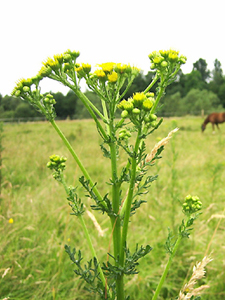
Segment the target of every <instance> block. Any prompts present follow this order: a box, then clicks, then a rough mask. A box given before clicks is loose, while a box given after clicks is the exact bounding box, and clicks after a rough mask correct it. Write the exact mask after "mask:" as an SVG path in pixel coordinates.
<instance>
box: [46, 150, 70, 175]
mask: <svg viewBox="0 0 225 300" xmlns="http://www.w3.org/2000/svg"><path fill="white" fill-rule="evenodd" d="M49 159H50V161H49V162H48V163H47V167H48V168H49V169H51V170H55V171H64V170H65V168H66V164H65V162H66V161H67V158H66V157H63V156H61V157H60V156H59V155H55V154H53V155H51V156H50V157H49Z"/></svg>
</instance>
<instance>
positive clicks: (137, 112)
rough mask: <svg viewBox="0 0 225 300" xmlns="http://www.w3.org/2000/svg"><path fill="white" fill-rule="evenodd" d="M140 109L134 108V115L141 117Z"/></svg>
mask: <svg viewBox="0 0 225 300" xmlns="http://www.w3.org/2000/svg"><path fill="white" fill-rule="evenodd" d="M140 112H141V111H140V109H138V108H134V109H133V110H132V113H133V114H134V115H139V114H140Z"/></svg>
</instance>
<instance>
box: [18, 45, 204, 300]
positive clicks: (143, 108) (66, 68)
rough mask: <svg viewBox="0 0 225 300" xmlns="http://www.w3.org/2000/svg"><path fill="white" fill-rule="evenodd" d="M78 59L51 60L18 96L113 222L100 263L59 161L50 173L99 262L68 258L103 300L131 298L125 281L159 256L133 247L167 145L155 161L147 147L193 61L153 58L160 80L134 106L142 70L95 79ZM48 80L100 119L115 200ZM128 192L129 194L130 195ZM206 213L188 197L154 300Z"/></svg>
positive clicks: (99, 72)
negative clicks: (75, 144) (82, 150)
mask: <svg viewBox="0 0 225 300" xmlns="http://www.w3.org/2000/svg"><path fill="white" fill-rule="evenodd" d="M78 57H79V52H75V51H70V50H67V51H66V52H65V53H63V54H60V55H54V57H53V58H48V59H47V60H46V61H45V62H44V63H43V67H42V68H41V70H40V71H39V72H38V74H37V75H36V76H34V77H32V78H29V79H21V80H19V81H18V83H17V85H16V87H15V88H14V90H13V92H12V95H14V96H16V97H20V98H21V99H23V100H25V101H28V102H29V103H30V104H31V105H33V106H34V107H35V108H36V109H37V110H38V111H39V112H41V113H42V114H43V115H44V116H45V117H46V118H47V120H48V121H49V122H50V123H51V125H52V126H53V127H54V129H55V130H56V132H57V133H58V135H59V136H60V137H61V139H62V141H63V143H64V144H65V146H66V147H67V148H68V150H69V152H70V153H71V154H72V157H73V158H74V160H75V161H76V163H77V165H78V166H79V168H80V171H81V173H82V176H81V177H80V178H79V182H80V184H81V185H82V186H83V188H84V190H85V191H86V193H87V195H88V197H90V198H91V199H92V201H93V202H92V205H91V208H92V209H93V210H97V211H100V212H102V213H103V214H105V215H107V216H108V217H109V219H110V221H111V234H112V237H113V251H112V252H110V253H108V256H107V257H108V259H107V261H105V262H100V261H99V259H98V254H97V253H96V249H95V248H94V247H93V244H92V241H91V236H90V235H89V232H88V228H87V227H86V224H85V218H84V217H83V216H84V214H85V209H86V207H85V200H83V199H80V198H79V195H78V194H77V189H76V187H72V186H70V185H68V183H67V182H66V180H65V177H64V171H65V167H66V164H65V163H66V160H67V159H66V158H65V157H60V156H58V155H52V156H51V157H50V161H49V162H48V164H47V166H48V167H49V168H50V169H51V170H53V177H54V178H55V179H56V180H57V181H59V182H60V183H62V185H63V187H64V189H65V191H66V194H67V199H68V203H69V205H70V206H71V209H72V215H75V216H76V217H77V218H78V219H79V221H80V223H81V225H82V228H83V231H84V234H85V237H86V239H87V243H88V246H89V248H90V251H91V255H92V259H91V260H90V261H88V262H87V263H86V264H83V256H82V253H81V251H80V250H79V249H77V247H76V248H73V249H71V247H70V246H67V245H66V246H65V251H66V252H67V253H68V255H69V257H70V259H71V261H72V262H73V263H74V267H75V270H74V272H75V273H76V274H77V275H78V276H80V277H81V278H82V279H83V280H85V281H86V283H87V288H88V289H89V290H90V292H96V293H98V294H99V295H100V299H118V300H123V299H129V295H128V291H125V288H124V277H125V276H126V275H133V274H136V273H138V271H137V266H138V260H139V259H140V258H142V257H144V256H145V255H147V254H148V253H149V252H150V251H151V250H152V248H151V246H150V245H146V246H140V247H139V246H138V244H137V245H136V250H135V252H134V253H131V251H130V250H129V245H128V229H129V223H130V222H131V217H132V215H133V214H134V213H136V211H137V210H138V208H139V207H140V206H141V204H142V203H144V202H146V200H144V199H143V195H144V194H146V193H147V192H148V191H149V186H150V184H151V183H152V182H153V181H154V180H155V179H156V177H157V176H151V175H148V171H149V169H150V168H151V167H152V166H153V165H154V162H155V161H156V160H157V159H159V158H160V154H161V152H162V150H163V148H164V145H165V143H164V142H165V139H164V142H162V143H158V144H157V146H156V147H155V148H154V149H153V151H152V153H151V154H147V153H146V146H145V140H146V138H148V137H149V135H150V134H151V133H152V132H153V131H155V130H157V128H158V127H159V126H160V124H161V123H162V119H161V120H158V119H157V115H156V113H157V109H158V105H159V101H160V99H161V97H162V96H163V95H164V93H165V89H166V87H167V86H168V85H169V84H171V83H172V82H173V81H174V80H175V78H176V75H177V73H178V71H179V70H180V66H181V65H182V64H184V63H185V62H186V57H185V56H183V55H180V56H179V53H178V52H177V51H174V50H168V51H159V52H156V51H155V52H153V53H151V54H150V55H149V59H150V61H151V69H152V70H154V71H155V76H154V79H153V80H152V82H151V83H150V84H149V86H148V87H147V88H146V89H145V90H144V91H143V92H137V93H135V94H134V95H133V97H132V98H129V99H126V100H125V99H124V96H125V94H126V92H127V91H128V89H129V87H130V86H131V84H132V82H133V80H134V79H135V77H136V76H137V75H138V74H139V71H140V70H139V69H137V68H136V67H131V66H130V65H126V64H120V63H111V62H110V63H103V64H100V65H98V67H97V68H96V70H95V71H93V72H92V71H91V65H89V64H84V63H83V64H78V63H77V58H78ZM45 77H47V78H50V79H52V80H55V81H58V82H60V83H62V84H63V85H65V86H67V87H69V88H70V89H71V90H72V91H73V92H74V93H75V94H76V95H77V96H78V97H79V98H80V100H81V101H82V102H83V104H84V106H85V107H86V109H87V110H88V112H89V113H90V116H91V117H92V118H93V120H94V122H95V124H96V128H97V131H98V133H99V135H100V137H101V139H102V144H101V150H102V152H103V155H104V156H105V157H106V158H108V159H110V160H111V177H110V179H108V182H107V185H108V187H109V191H108V193H107V194H105V195H102V194H101V193H100V192H99V190H98V185H97V183H96V182H95V181H94V180H93V179H92V178H91V176H90V175H89V173H88V170H87V169H86V168H85V166H84V164H83V163H82V162H81V160H80V159H79V157H78V156H77V154H76V152H75V150H74V149H73V148H72V146H71V145H70V143H69V142H68V140H67V139H66V137H65V136H64V134H63V132H62V131H61V130H60V128H59V127H58V125H57V124H56V122H55V117H56V113H55V109H54V104H55V103H56V101H55V99H54V98H53V96H52V95H51V94H50V93H48V94H44V95H43V94H41V89H40V86H39V83H40V81H41V80H42V79H43V78H45ZM81 79H85V81H86V84H87V86H88V87H89V89H90V90H92V91H93V92H94V93H96V94H97V95H98V96H99V98H100V99H101V105H102V112H100V111H99V110H98V109H97V108H96V107H95V105H94V104H93V103H92V102H91V101H90V100H89V99H88V98H87V97H86V95H85V94H84V93H83V92H82V91H81V89H80V86H79V82H80V80H81ZM154 85H157V89H156V94H153V93H152V92H151V89H152V87H153V86H154ZM122 87H123V89H122ZM122 90H123V92H121V91H122ZM117 110H121V118H120V119H119V120H118V119H116V118H115V113H116V111H117ZM131 137H132V139H131ZM169 137H170V136H168V138H169ZM133 140H134V143H132V141H133ZM122 151H123V152H125V153H126V156H127V161H126V165H125V166H124V167H123V168H122V169H120V168H118V158H119V156H120V153H121V152H122ZM124 186H125V187H128V188H127V189H126V188H125V189H124ZM124 190H125V192H124ZM200 209H201V202H200V201H199V199H198V198H197V197H192V196H187V197H186V199H185V202H184V204H183V212H184V214H185V216H186V217H185V219H184V220H183V221H182V223H181V225H180V227H179V232H178V233H177V235H176V236H177V238H175V240H174V238H173V237H172V233H171V232H170V233H169V235H168V238H167V241H166V244H165V246H166V250H167V252H168V253H169V259H168V263H167V265H166V268H165V271H164V272H163V274H162V277H161V280H160V282H159V284H158V287H157V289H156V291H155V293H154V295H153V297H152V299H154V300H155V299H157V296H158V295H159V293H160V290H161V287H162V285H163V282H164V280H165V278H166V275H167V273H168V270H169V267H170V264H171V262H172V259H173V257H174V255H175V253H176V250H177V248H178V246H179V244H180V241H181V240H182V239H183V238H185V237H188V236H189V234H190V230H191V227H192V224H193V222H194V220H195V218H196V217H197V215H198V211H199V210H200ZM109 239H110V235H109Z"/></svg>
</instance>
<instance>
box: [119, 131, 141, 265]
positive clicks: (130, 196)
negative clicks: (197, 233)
mask: <svg viewBox="0 0 225 300" xmlns="http://www.w3.org/2000/svg"><path fill="white" fill-rule="evenodd" d="M140 136H141V128H139V130H138V134H137V139H136V143H135V147H134V153H133V157H132V159H131V179H130V186H129V190H128V195H127V199H126V207H125V215H124V221H123V230H122V240H121V251H120V264H121V265H122V266H123V265H124V248H125V246H126V239H127V232H128V225H129V219H130V211H131V204H132V200H133V193H134V188H135V179H136V168H137V153H138V149H139V145H140V142H141V139H140Z"/></svg>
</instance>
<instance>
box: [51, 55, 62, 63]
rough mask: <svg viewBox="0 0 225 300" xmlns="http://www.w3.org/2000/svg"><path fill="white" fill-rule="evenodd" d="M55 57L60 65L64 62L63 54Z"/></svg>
mask: <svg viewBox="0 0 225 300" xmlns="http://www.w3.org/2000/svg"><path fill="white" fill-rule="evenodd" d="M53 57H54V59H55V61H56V60H58V61H59V63H60V64H61V63H62V62H63V55H62V54H56V55H54V56H53Z"/></svg>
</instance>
